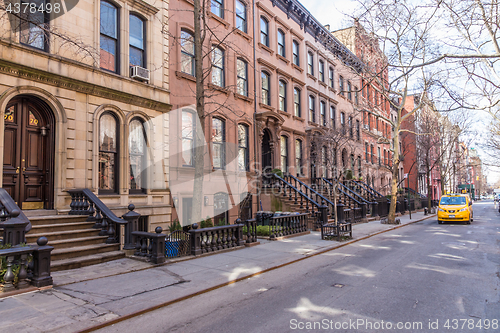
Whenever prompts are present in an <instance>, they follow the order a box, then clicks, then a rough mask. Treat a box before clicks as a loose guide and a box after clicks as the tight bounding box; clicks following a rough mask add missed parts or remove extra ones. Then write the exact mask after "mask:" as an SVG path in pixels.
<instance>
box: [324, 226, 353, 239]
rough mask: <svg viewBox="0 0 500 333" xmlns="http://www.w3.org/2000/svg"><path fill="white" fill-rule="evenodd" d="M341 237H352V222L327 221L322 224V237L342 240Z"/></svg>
mask: <svg viewBox="0 0 500 333" xmlns="http://www.w3.org/2000/svg"><path fill="white" fill-rule="evenodd" d="M341 237H349V238H352V224H351V223H338V224H337V223H327V224H324V225H322V226H321V239H323V240H331V239H336V240H337V241H340V240H341Z"/></svg>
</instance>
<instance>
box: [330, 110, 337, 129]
mask: <svg viewBox="0 0 500 333" xmlns="http://www.w3.org/2000/svg"><path fill="white" fill-rule="evenodd" d="M335 117H336V115H335V106H333V105H332V106H330V126H331V128H332V129H335V126H336V125H335Z"/></svg>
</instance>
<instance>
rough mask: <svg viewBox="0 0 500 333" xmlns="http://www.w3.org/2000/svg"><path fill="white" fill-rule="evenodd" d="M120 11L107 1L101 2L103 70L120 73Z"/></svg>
mask: <svg viewBox="0 0 500 333" xmlns="http://www.w3.org/2000/svg"><path fill="white" fill-rule="evenodd" d="M118 31H119V29H118V9H117V8H116V7H115V6H113V5H112V4H110V3H109V2H106V1H101V17H100V32H101V34H100V40H99V44H100V48H101V53H100V55H101V68H102V69H106V70H108V71H112V72H116V73H117V72H118V69H119V65H118V59H119V58H118V54H119V51H118V47H119V40H118V37H119V34H118Z"/></svg>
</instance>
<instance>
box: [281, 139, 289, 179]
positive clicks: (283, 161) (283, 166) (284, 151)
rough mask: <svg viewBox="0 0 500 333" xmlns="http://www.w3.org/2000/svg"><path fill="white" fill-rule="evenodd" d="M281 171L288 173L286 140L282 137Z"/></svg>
mask: <svg viewBox="0 0 500 333" xmlns="http://www.w3.org/2000/svg"><path fill="white" fill-rule="evenodd" d="M280 150H281V170H282V171H283V173H287V172H288V138H287V137H286V136H284V135H282V136H281V145H280Z"/></svg>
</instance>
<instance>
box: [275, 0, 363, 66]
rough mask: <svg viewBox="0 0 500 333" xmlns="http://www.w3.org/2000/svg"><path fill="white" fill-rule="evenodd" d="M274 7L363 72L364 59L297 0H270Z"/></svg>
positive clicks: (344, 61)
mask: <svg viewBox="0 0 500 333" xmlns="http://www.w3.org/2000/svg"><path fill="white" fill-rule="evenodd" d="M270 1H271V3H272V4H273V6H274V7H278V8H279V9H281V10H282V11H283V12H284V13H286V14H287V17H288V18H289V19H290V18H291V19H292V20H294V21H295V22H296V23H297V24H299V25H300V28H301V29H302V30H304V32H306V33H308V34H310V35H311V36H313V37H314V39H315V40H316V41H318V42H319V43H321V44H322V45H323V46H324V47H325V48H326V49H327V50H329V51H330V52H331V53H332V54H334V55H335V56H336V57H337V58H338V59H340V60H341V61H342V62H343V63H344V64H346V65H347V66H352V67H353V68H354V69H355V70H356V71H358V72H361V70H362V69H363V67H364V64H363V63H362V61H361V60H360V59H359V58H358V57H356V55H355V54H354V53H352V52H351V51H350V50H349V49H348V48H347V47H346V46H345V45H344V44H342V43H341V42H340V41H339V40H338V39H337V38H335V36H333V34H332V33H331V32H330V31H328V30H327V29H326V28H325V27H324V26H323V25H321V23H319V22H318V20H316V18H315V17H314V16H312V15H311V13H310V12H309V11H308V10H307V9H306V8H305V7H304V6H303V5H302V4H301V3H300V2H298V1H297V0H270Z"/></svg>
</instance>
